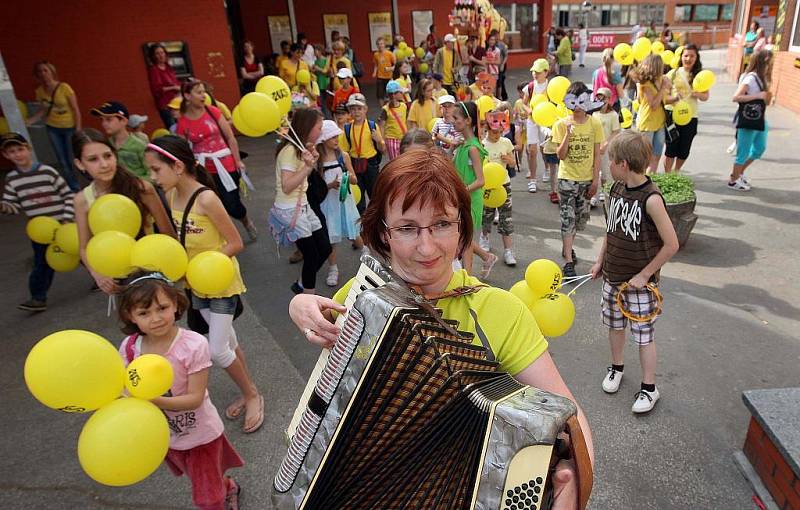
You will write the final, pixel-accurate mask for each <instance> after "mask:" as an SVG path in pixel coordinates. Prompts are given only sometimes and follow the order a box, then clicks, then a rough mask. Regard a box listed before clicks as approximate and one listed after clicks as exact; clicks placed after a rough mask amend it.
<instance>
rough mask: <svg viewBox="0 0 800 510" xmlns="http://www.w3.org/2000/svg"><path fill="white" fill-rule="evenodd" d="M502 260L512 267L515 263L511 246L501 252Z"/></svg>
mask: <svg viewBox="0 0 800 510" xmlns="http://www.w3.org/2000/svg"><path fill="white" fill-rule="evenodd" d="M503 262H504V263H505V264H506V265H507V266H510V267H514V266H516V265H517V259H516V257H514V252H513V251H511V248H507V249H506V250H505V251H504V252H503Z"/></svg>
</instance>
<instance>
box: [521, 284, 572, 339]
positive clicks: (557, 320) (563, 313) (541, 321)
mask: <svg viewBox="0 0 800 510" xmlns="http://www.w3.org/2000/svg"><path fill="white" fill-rule="evenodd" d="M531 313H533V318H534V319H536V324H538V326H539V329H540V330H541V332H542V334H543V335H544V336H546V337H550V338H555V337H558V336H561V335H563V334H564V333H566V332H567V331H569V329H570V328H571V327H572V323H573V322H574V321H575V304H574V303H573V302H572V299H571V298H570V297H569V296H567V295H566V294H562V293H560V292H555V293H551V294H545V295H544V296H542V298H541V299H539V300H537V301H536V302H535V303H533V306H532V307H531Z"/></svg>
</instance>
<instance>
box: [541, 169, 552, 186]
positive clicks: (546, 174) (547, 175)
mask: <svg viewBox="0 0 800 510" xmlns="http://www.w3.org/2000/svg"><path fill="white" fill-rule="evenodd" d="M542 182H550V169H549V168H547V167H544V173H543V174H542Z"/></svg>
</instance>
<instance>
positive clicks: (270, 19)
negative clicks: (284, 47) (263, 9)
mask: <svg viewBox="0 0 800 510" xmlns="http://www.w3.org/2000/svg"><path fill="white" fill-rule="evenodd" d="M267 26H268V27H269V41H270V43H272V51H273V52H274V53H280V51H281V41H289V43H290V44H291V42H292V41H293V40H294V37H293V36H292V24H291V22H290V21H289V16H267Z"/></svg>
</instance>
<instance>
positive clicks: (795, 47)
mask: <svg viewBox="0 0 800 510" xmlns="http://www.w3.org/2000/svg"><path fill="white" fill-rule="evenodd" d="M798 15H800V2H798V3H797V4H796V5H795V6H794V26H793V27H792V38H791V39H789V51H800V20H798V19H797V18H798Z"/></svg>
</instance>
